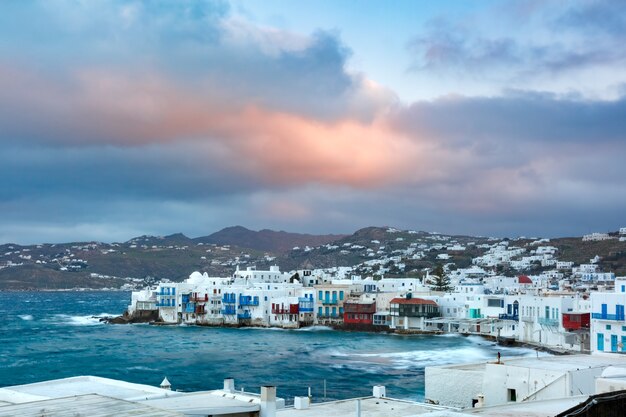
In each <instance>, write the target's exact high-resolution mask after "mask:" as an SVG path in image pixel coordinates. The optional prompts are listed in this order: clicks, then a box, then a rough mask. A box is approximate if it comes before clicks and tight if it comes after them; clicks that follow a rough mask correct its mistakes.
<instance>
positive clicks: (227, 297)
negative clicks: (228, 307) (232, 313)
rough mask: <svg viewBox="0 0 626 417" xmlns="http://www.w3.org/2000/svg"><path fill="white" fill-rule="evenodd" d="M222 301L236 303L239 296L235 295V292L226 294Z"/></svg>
mask: <svg viewBox="0 0 626 417" xmlns="http://www.w3.org/2000/svg"><path fill="white" fill-rule="evenodd" d="M222 303H224V304H236V303H237V297H235V294H224V297H223V298H222Z"/></svg>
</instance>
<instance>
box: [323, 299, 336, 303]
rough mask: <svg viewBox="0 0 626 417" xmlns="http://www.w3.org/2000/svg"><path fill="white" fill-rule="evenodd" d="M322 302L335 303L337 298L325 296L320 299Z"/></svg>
mask: <svg viewBox="0 0 626 417" xmlns="http://www.w3.org/2000/svg"><path fill="white" fill-rule="evenodd" d="M322 304H337V299H336V298H333V299H330V298H325V299H323V300H322Z"/></svg>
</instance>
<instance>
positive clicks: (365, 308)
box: [343, 303, 376, 314]
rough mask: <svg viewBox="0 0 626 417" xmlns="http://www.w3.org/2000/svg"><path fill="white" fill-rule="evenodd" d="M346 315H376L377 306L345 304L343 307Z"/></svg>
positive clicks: (372, 304)
mask: <svg viewBox="0 0 626 417" xmlns="http://www.w3.org/2000/svg"><path fill="white" fill-rule="evenodd" d="M343 308H344V311H345V312H346V313H369V314H373V313H376V304H374V303H371V304H357V303H345V304H344V305H343Z"/></svg>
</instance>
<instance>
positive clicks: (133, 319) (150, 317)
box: [100, 310, 583, 355]
mask: <svg viewBox="0 0 626 417" xmlns="http://www.w3.org/2000/svg"><path fill="white" fill-rule="evenodd" d="M100 321H102V322H105V323H108V324H134V323H147V324H151V325H155V326H177V325H178V323H165V322H163V321H162V320H161V319H160V317H159V314H158V311H157V310H144V311H136V312H134V313H133V314H129V313H128V311H125V312H124V314H123V315H121V316H117V317H104V318H101V319H100ZM193 326H200V327H230V328H245V327H257V328H267V329H269V328H275V327H272V326H261V325H253V324H224V323H219V324H217V323H198V324H193ZM306 327H312V326H305V327H300V328H306ZM327 327H329V328H331V329H333V330H338V331H343V332H369V333H388V334H400V335H407V336H410V335H415V336H417V335H435V336H437V335H444V334H447V333H445V332H442V331H421V330H390V329H383V328H376V327H373V326H367V325H362V326H358V327H354V326H346V325H333V326H327ZM294 329H296V328H285V330H294ZM458 334H459V335H461V336H465V337H467V336H480V337H482V338H483V339H485V340H489V341H492V342H494V344H496V345H498V346H505V347H523V348H528V349H533V350H536V351H538V352H546V353H549V354H551V355H572V354H575V353H583V352H573V351H568V350H563V349H556V348H550V347H547V346H541V345H535V344H531V343H524V342H519V341H517V340H515V339H511V338H497V337H495V336H490V335H484V334H474V333H458Z"/></svg>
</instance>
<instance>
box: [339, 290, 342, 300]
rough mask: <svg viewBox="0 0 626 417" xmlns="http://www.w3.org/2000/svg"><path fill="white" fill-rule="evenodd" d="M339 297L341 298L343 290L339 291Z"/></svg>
mask: <svg viewBox="0 0 626 417" xmlns="http://www.w3.org/2000/svg"><path fill="white" fill-rule="evenodd" d="M339 299H340V300H343V291H339Z"/></svg>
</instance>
